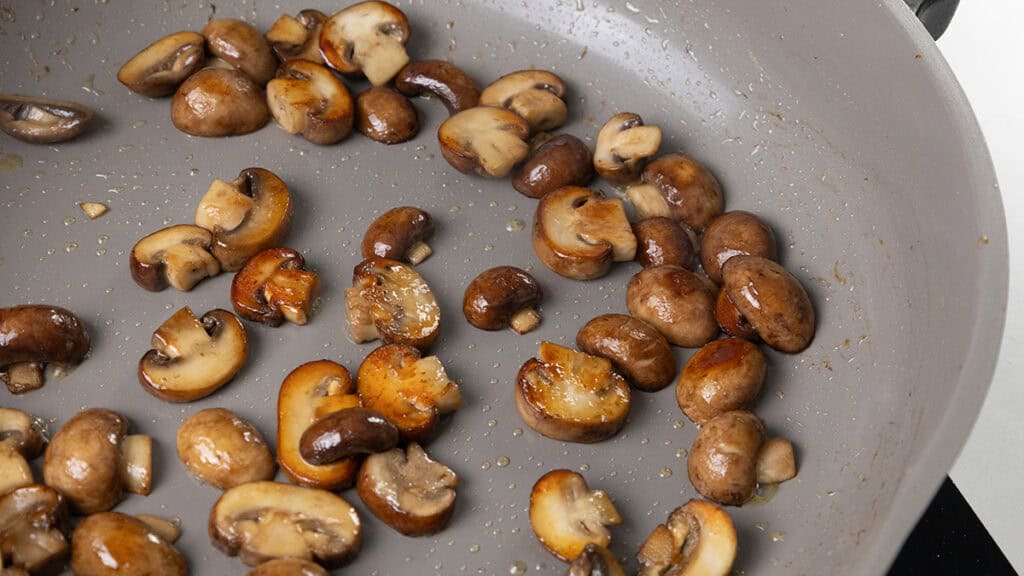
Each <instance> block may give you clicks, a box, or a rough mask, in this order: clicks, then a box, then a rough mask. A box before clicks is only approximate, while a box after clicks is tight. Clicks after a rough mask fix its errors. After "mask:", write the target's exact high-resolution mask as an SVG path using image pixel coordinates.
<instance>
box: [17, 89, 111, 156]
mask: <svg viewBox="0 0 1024 576" xmlns="http://www.w3.org/2000/svg"><path fill="white" fill-rule="evenodd" d="M92 117H93V111H92V110H91V109H90V108H87V107H85V106H82V105H81V104H78V103H77V102H67V101H64V100H50V99H47V98H37V97H34V96H19V95H17V94H0V131H3V132H4V133H5V134H7V135H8V136H11V137H12V138H16V139H18V140H21V141H23V142H28V143H30V144H54V143H57V142H64V141H65V140H71V139H72V138H74V137H75V136H78V135H79V134H81V133H82V132H83V131H84V130H85V129H86V127H88V125H89V122H90V121H91V120H92Z"/></svg>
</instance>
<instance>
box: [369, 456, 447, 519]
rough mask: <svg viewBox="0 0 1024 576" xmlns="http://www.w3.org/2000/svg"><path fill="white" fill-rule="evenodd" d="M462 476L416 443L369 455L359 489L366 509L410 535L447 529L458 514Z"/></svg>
mask: <svg viewBox="0 0 1024 576" xmlns="http://www.w3.org/2000/svg"><path fill="white" fill-rule="evenodd" d="M458 485H459V477H458V476H457V475H456V474H455V472H453V471H452V470H451V468H448V467H447V466H445V465H444V464H442V463H440V462H438V461H436V460H433V459H431V458H430V456H428V455H427V453H426V452H425V451H424V450H423V448H421V447H420V445H419V444H416V443H415V442H413V443H411V444H409V446H408V447H407V448H406V449H405V450H403V449H401V448H395V449H393V450H389V451H387V452H381V453H378V454H374V455H372V456H369V457H368V458H367V459H366V461H365V462H364V463H363V467H362V468H361V469H360V470H359V479H358V481H357V482H356V489H357V490H358V492H359V497H360V498H361V499H362V501H363V503H364V504H366V507H367V508H368V509H369V510H370V512H372V513H373V515H374V516H376V517H377V518H379V519H380V520H381V521H382V522H384V523H385V524H387V525H388V526H390V527H392V528H394V529H395V530H397V531H398V532H400V533H402V534H405V535H406V536H426V535H429V534H436V533H437V532H440V531H441V530H443V529H444V527H445V526H446V525H447V524H448V521H449V520H450V519H451V517H452V513H453V512H454V511H455V498H456V488H458Z"/></svg>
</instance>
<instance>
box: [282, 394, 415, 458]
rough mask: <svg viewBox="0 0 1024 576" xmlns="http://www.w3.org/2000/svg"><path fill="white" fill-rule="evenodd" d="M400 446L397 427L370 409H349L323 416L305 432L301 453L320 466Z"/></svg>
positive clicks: (301, 441) (301, 442) (300, 441)
mask: <svg viewBox="0 0 1024 576" xmlns="http://www.w3.org/2000/svg"><path fill="white" fill-rule="evenodd" d="M397 445H398V428H397V427H395V425H394V424H392V423H391V421H389V420H388V419H387V418H385V417H384V415H383V414H381V413H380V412H377V411H376V410H370V409H368V408H358V407H354V408H347V409H345V410H339V411H337V412H333V413H331V414H328V415H326V416H324V417H323V418H320V419H319V420H317V421H316V422H314V423H313V424H312V425H311V426H310V427H309V428H306V431H305V432H303V433H302V438H301V439H300V440H299V453H300V454H302V457H303V458H304V459H305V460H306V461H307V462H309V463H310V464H314V465H317V466H322V465H324V464H331V463H334V462H337V461H339V460H344V459H345V458H351V457H352V456H358V455H361V454H376V453H378V452H387V451H388V450H391V449H392V448H394V447H395V446H397Z"/></svg>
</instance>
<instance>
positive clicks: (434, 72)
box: [395, 60, 480, 114]
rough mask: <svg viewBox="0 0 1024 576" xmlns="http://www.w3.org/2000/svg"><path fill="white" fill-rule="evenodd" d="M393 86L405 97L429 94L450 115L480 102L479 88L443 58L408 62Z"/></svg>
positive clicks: (473, 81)
mask: <svg viewBox="0 0 1024 576" xmlns="http://www.w3.org/2000/svg"><path fill="white" fill-rule="evenodd" d="M395 88H398V91H399V92H401V93H402V94H405V95H406V96H420V95H424V94H431V95H433V96H435V97H437V98H439V99H440V100H441V101H442V102H444V105H445V107H446V108H448V113H449V114H458V113H459V112H462V111H463V110H469V109H470V108H473V107H475V106H476V105H477V104H479V102H480V87H479V86H477V84H476V81H475V80H473V79H472V78H470V77H469V74H466V73H465V72H463V71H462V69H461V68H459V67H458V66H456V65H455V64H452V63H451V62H446V61H444V60H420V61H417V62H410V63H409V64H408V65H406V67H405V68H402V70H401V71H400V72H399V73H398V76H397V77H396V78H395Z"/></svg>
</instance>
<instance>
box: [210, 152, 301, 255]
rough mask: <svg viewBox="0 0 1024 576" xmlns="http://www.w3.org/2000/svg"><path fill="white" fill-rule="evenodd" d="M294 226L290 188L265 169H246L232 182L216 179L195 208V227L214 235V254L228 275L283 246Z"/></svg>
mask: <svg viewBox="0 0 1024 576" xmlns="http://www.w3.org/2000/svg"><path fill="white" fill-rule="evenodd" d="M291 223H292V196H291V193H290V192H289V191H288V186H287V185H286V184H285V183H284V182H283V181H282V180H281V179H280V178H278V177H277V175H276V174H274V173H273V172H271V171H270V170H266V169H263V168H246V169H245V170H242V171H241V172H239V173H238V178H236V179H234V180H233V181H231V182H225V181H223V180H220V179H216V180H214V181H213V184H211V185H210V188H209V190H207V191H206V195H205V196H203V199H202V200H200V201H199V206H198V207H197V208H196V226H200V227H202V228H205V229H207V230H209V231H210V232H212V233H213V247H212V252H213V255H214V256H215V257H216V258H217V260H218V261H219V262H220V265H221V268H222V269H223V270H224V271H226V272H235V271H237V270H240V269H241V268H242V266H243V265H244V264H245V263H246V261H248V260H249V258H251V257H252V256H254V255H255V254H256V253H257V252H260V251H261V250H265V249H267V248H272V247H274V246H280V245H281V244H282V242H284V237H285V236H287V234H288V231H289V230H290V229H291Z"/></svg>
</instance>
